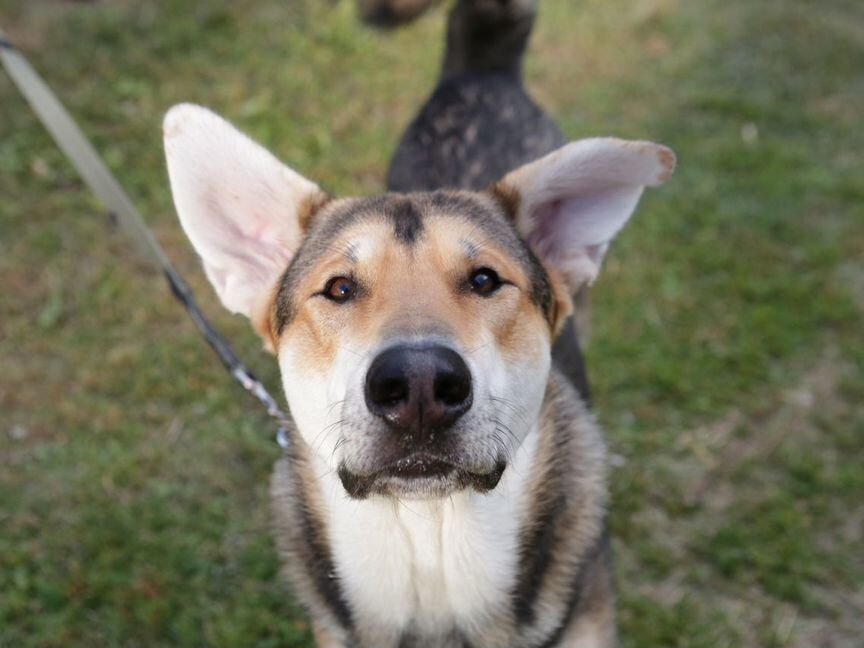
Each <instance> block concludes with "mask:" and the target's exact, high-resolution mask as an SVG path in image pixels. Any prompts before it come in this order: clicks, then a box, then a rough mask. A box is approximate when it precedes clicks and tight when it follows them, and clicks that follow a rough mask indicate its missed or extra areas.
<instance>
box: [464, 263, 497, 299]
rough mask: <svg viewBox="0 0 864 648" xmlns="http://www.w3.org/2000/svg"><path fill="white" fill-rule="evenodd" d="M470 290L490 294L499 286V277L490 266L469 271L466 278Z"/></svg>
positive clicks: (479, 293)
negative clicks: (469, 274)
mask: <svg viewBox="0 0 864 648" xmlns="http://www.w3.org/2000/svg"><path fill="white" fill-rule="evenodd" d="M468 282H469V283H470V284H471V290H473V291H474V292H475V293H477V294H478V295H484V296H485V295H491V294H492V293H494V292H495V291H496V290H498V289H499V288H500V287H501V278H500V277H499V276H498V273H497V272H495V271H494V270H492V269H491V268H480V269H479V270H475V271H474V272H472V273H471V277H470V278H469V279H468Z"/></svg>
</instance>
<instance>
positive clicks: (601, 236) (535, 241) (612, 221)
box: [528, 186, 642, 270]
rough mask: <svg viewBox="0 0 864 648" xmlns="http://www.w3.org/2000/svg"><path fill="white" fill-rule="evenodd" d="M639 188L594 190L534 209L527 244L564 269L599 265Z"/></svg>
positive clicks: (632, 206) (619, 187) (633, 203)
mask: <svg viewBox="0 0 864 648" xmlns="http://www.w3.org/2000/svg"><path fill="white" fill-rule="evenodd" d="M641 193H642V188H641V187H633V186H617V187H611V188H610V187H608V186H606V187H602V188H598V190H597V191H596V193H590V194H588V195H582V196H571V197H566V198H557V199H554V200H550V201H547V202H545V203H543V204H541V205H539V206H537V207H536V208H535V209H534V213H533V214H532V216H531V221H532V224H531V229H530V232H531V233H530V235H529V236H528V242H529V243H530V244H531V246H532V247H533V248H534V250H535V251H536V252H537V253H538V254H539V255H540V256H541V257H542V258H544V259H546V260H547V262H550V263H552V264H554V265H561V266H565V267H564V268H563V269H564V270H566V269H567V268H566V266H567V265H568V264H571V263H574V262H577V261H578V259H580V258H582V259H584V258H586V257H587V258H588V259H589V260H590V261H592V262H593V263H595V264H597V265H599V264H600V262H601V261H602V259H603V256H604V254H605V253H606V249H607V248H608V246H609V242H610V241H611V240H612V238H613V237H614V236H615V234H616V233H617V232H618V231H619V230H620V229H621V228H622V227H623V226H624V224H625V223H626V222H627V219H628V218H629V217H630V214H631V213H632V212H633V209H634V207H635V206H636V203H637V201H638V200H639V195H640V194H641Z"/></svg>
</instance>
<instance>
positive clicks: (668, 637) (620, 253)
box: [0, 0, 864, 648]
mask: <svg viewBox="0 0 864 648" xmlns="http://www.w3.org/2000/svg"><path fill="white" fill-rule="evenodd" d="M0 25H2V27H3V28H4V29H5V30H6V31H7V33H8V34H9V36H10V38H12V39H13V41H14V42H16V43H17V44H18V45H19V47H21V48H22V49H23V50H24V52H25V53H26V54H27V56H28V57H30V59H31V62H32V63H33V64H34V65H35V66H36V67H37V69H38V70H39V71H40V72H41V73H42V74H43V75H44V76H45V78H46V79H47V80H48V81H49V83H50V84H51V85H52V86H53V87H54V89H55V90H56V91H57V93H58V94H59V95H60V97H61V98H62V100H63V101H64V102H65V103H66V104H67V106H68V107H69V108H70V110H71V111H72V112H73V114H75V115H76V117H77V119H78V120H79V121H80V123H81V125H82V126H83V127H84V129H85V131H86V132H87V133H88V134H89V135H90V136H91V137H92V138H93V140H94V142H95V144H96V145H97V148H98V149H99V150H100V151H101V152H102V153H103V154H104V156H105V157H106V159H107V161H108V163H109V165H110V167H111V168H112V169H113V170H114V172H115V173H116V174H117V176H118V178H119V179H120V180H121V182H122V184H123V185H124V186H125V187H126V188H127V190H128V191H129V192H130V194H131V195H132V197H133V198H134V200H135V202H136V203H137V204H138V206H139V207H140V208H141V210H142V211H143V212H144V213H145V215H146V217H147V220H148V222H149V224H150V225H151V226H152V227H153V229H154V230H155V232H156V234H157V237H158V238H159V240H160V241H161V242H162V244H163V245H164V246H165V247H166V249H167V250H168V252H169V255H170V256H171V258H172V259H173V260H175V261H176V263H177V264H178V266H179V267H180V269H181V271H182V272H183V273H184V274H186V275H187V276H188V277H189V278H190V280H191V282H192V283H193V285H194V287H195V288H196V289H197V292H198V294H199V296H200V297H201V299H202V301H203V302H204V303H205V306H206V308H207V310H208V312H209V313H211V314H212V315H213V317H214V319H215V320H217V323H218V324H219V326H220V327H221V328H222V329H224V330H225V331H226V332H227V333H228V335H229V337H230V338H231V339H232V340H233V341H235V342H236V344H237V345H238V346H239V347H240V351H241V352H242V355H243V357H244V358H246V359H249V360H250V361H251V363H252V365H253V366H254V367H255V368H256V370H257V372H258V373H259V375H261V376H262V377H264V378H265V379H266V380H267V382H268V383H269V384H270V385H271V386H273V387H274V389H275V388H276V386H277V384H278V377H277V374H276V369H275V363H273V362H272V361H271V360H270V359H269V358H268V357H265V356H264V355H263V354H261V353H260V352H259V345H258V342H257V341H256V340H255V337H254V335H253V334H252V333H251V331H250V330H248V328H247V325H246V323H245V322H244V321H241V320H240V319H238V318H232V317H230V316H228V315H226V314H224V313H223V312H222V311H221V309H220V308H219V307H218V305H217V304H216V301H215V299H214V298H213V296H212V295H211V293H210V290H209V287H208V286H207V285H206V283H205V281H204V280H203V276H202V273H201V272H200V270H199V268H198V264H197V260H196V259H195V258H194V255H193V253H192V250H191V248H190V247H189V245H188V244H187V243H186V241H185V238H184V236H183V235H182V233H181V231H180V228H179V226H178V223H177V221H176V218H175V216H174V214H173V211H172V206H171V202H170V196H169V192H168V185H167V180H166V177H165V171H164V167H163V159H162V147H161V134H160V120H161V117H162V115H163V114H164V112H165V110H166V109H167V108H168V107H169V106H171V105H172V104H174V103H176V102H179V101H196V102H199V103H203V104H205V105H208V106H211V107H212V108H214V109H216V110H217V111H219V112H221V113H222V114H224V115H226V116H227V117H228V118H230V119H232V120H233V121H234V122H235V123H237V124H238V125H239V126H241V127H242V128H243V129H245V130H247V131H248V132H250V133H251V134H253V135H254V136H255V137H257V138H258V139H259V140H261V141H262V142H264V143H265V144H266V145H267V146H268V147H270V148H271V149H273V150H274V151H276V152H277V153H278V154H279V155H281V157H282V158H283V159H284V160H285V161H286V162H288V163H289V164H291V165H292V166H294V167H295V168H297V169H298V170H300V171H301V172H303V173H304V174H306V175H308V176H309V177H311V178H313V179H315V180H317V181H319V182H320V183H322V184H323V185H324V186H326V187H328V188H329V189H331V190H332V191H335V192H337V193H341V194H350V193H361V194H366V193H372V192H375V191H378V190H379V189H380V186H381V182H382V178H383V175H384V172H385V169H386V164H387V161H388V159H389V156H390V154H391V152H392V150H393V148H394V147H395V144H396V141H397V138H398V135H399V134H400V133H401V131H402V129H403V128H404V126H405V125H406V124H407V122H408V120H409V119H410V118H411V117H412V115H413V113H414V111H415V110H416V109H417V108H418V107H419V106H420V104H421V102H422V100H423V99H424V97H425V96H426V95H427V93H428V92H429V91H430V90H431V88H432V86H433V84H434V82H435V78H436V72H437V67H438V60H439V55H440V51H441V44H442V26H443V10H442V9H439V10H436V11H434V12H432V14H431V15H430V16H428V17H426V18H424V19H423V20H421V21H420V22H419V23H417V24H415V25H413V26H411V27H409V28H407V29H405V30H402V31H398V32H395V33H392V34H385V35H382V34H379V33H376V32H374V31H370V30H368V29H366V28H364V27H362V26H360V25H359V24H358V23H357V21H356V16H355V14H354V8H353V5H352V4H351V3H350V2H348V1H346V0H343V1H341V2H320V1H319V0H294V1H292V2H288V1H287V0H282V1H276V0H258V1H256V2H252V1H249V0H235V1H233V2H228V1H227V0H221V1H215V0H214V1H210V2H195V3H190V2H181V1H180V0H170V1H160V2H156V1H155V0H153V1H145V0H136V1H132V0H126V1H117V2H107V1H103V2H63V1H60V0H41V1H39V2H21V1H16V0H0ZM526 77H527V83H528V85H529V87H530V89H531V90H532V92H533V93H534V94H535V95H536V96H537V97H538V98H539V100H540V101H541V103H542V104H543V105H544V106H546V107H547V108H548V110H549V111H550V113H551V114H553V115H554V116H555V117H556V118H557V119H558V120H559V121H560V123H561V125H562V127H563V128H564V130H565V132H566V133H567V134H568V135H569V136H572V137H573V138H576V137H580V136H586V135H592V134H616V135H620V136H625V137H637V138H647V139H655V140H657V141H662V142H664V143H667V144H669V145H671V146H672V147H673V148H674V149H675V150H676V151H677V152H678V155H679V164H680V167H679V172H678V173H677V175H676V177H675V179H674V181H673V182H671V183H670V184H669V185H667V186H666V187H664V188H663V189H662V190H660V191H652V192H649V195H647V196H646V198H645V200H644V202H643V208H642V209H641V210H640V211H639V213H638V216H637V218H636V219H635V221H634V222H633V224H632V225H631V226H630V228H629V229H628V230H627V231H626V232H625V233H624V234H623V235H622V236H621V238H620V240H619V241H618V242H617V243H616V245H615V246H614V248H613V251H612V253H611V255H610V257H609V259H608V263H607V265H606V268H605V271H604V274H603V276H602V278H601V280H600V281H599V282H598V284H597V285H596V287H595V289H594V296H593V300H594V305H595V308H594V312H593V337H592V340H591V346H590V349H589V353H588V359H589V367H590V374H591V377H592V380H593V383H594V389H595V408H596V410H597V413H598V416H599V417H600V419H601V421H602V422H603V423H604V424H605V427H606V430H607V434H608V438H609V442H610V445H611V448H612V451H613V452H614V453H615V458H616V461H615V463H616V467H615V469H614V472H613V480H612V487H613V494H614V510H613V514H612V526H613V534H614V547H615V551H616V559H617V562H616V580H617V584H618V592H619V618H620V626H621V635H622V644H623V646H625V647H632V648H636V647H640V648H641V647H646V646H664V647H673V646H680V647H682V648H683V647H687V648H699V647H705V648H708V647H715V646H717V647H721V646H722V647H733V646H734V647H738V646H746V647H753V648H756V647H759V648H773V647H781V646H784V647H785V646H795V647H802V648H803V647H826V648H827V647H830V648H837V647H850V648H852V647H856V648H860V646H861V645H862V637H864V558H862V557H864V552H862V540H861V539H862V531H864V528H862V527H864V345H862V312H864V128H862V118H864V4H862V3H861V2H860V1H859V0H825V1H823V2H819V3H814V2H811V1H809V0H764V1H762V2H758V3H756V2H750V1H749V0H724V1H721V0H691V1H689V2H688V1H685V0H617V1H616V2H608V1H605V0H579V1H578V2H573V1H571V0H542V1H541V3H540V17H539V20H538V24H537V28H536V30H535V33H534V38H533V42H532V46H531V50H530V55H529V58H528V63H527V70H526ZM0 367H2V372H0V646H3V647H6V646H9V647H13V646H14V647H16V648H18V647H36V646H39V647H54V646H56V647H60V646H64V647H68V646H128V647H135V646H148V647H149V646H166V647H167V646H220V647H225V648H234V647H237V646H262V647H263V646H298V647H299V646H310V645H311V640H310V635H309V631H308V628H307V625H306V622H305V621H304V619H303V616H302V614H301V613H300V612H299V610H298V609H297V608H296V606H295V605H293V604H292V601H291V598H290V596H289V595H288V594H287V592H286V590H285V588H284V587H283V585H282V583H281V582H280V580H279V578H278V570H279V562H278V560H277V557H276V555H275V553H274V550H273V544H272V541H271V538H270V536H269V532H268V498H267V483H268V477H269V471H270V468H271V465H272V463H273V461H274V460H275V458H276V457H277V455H278V450H277V448H276V446H275V444H274V443H273V441H272V438H271V434H272V425H271V424H270V422H269V421H267V420H265V419H264V417H263V416H261V415H260V413H259V411H258V409H257V406H256V405H255V404H254V403H252V402H251V400H250V399H249V398H248V397H247V396H246V395H245V394H244V393H242V392H241V391H240V390H239V389H238V388H236V387H235V386H234V385H233V384H232V383H230V382H229V379H228V378H227V377H226V376H225V375H224V374H223V371H222V369H221V367H220V366H219V365H218V363H217V361H216V360H215V359H214V357H213V356H212V355H211V353H210V351H209V350H208V349H207V348H206V347H205V345H204V344H202V342H201V341H200V340H199V338H198V337H197V335H196V333H195V332H194V330H193V327H192V325H191V324H190V323H189V322H188V321H187V320H186V316H185V315H184V313H183V311H182V309H181V308H179V307H178V306H177V305H176V304H175V303H174V302H173V301H172V299H171V297H170V296H169V294H168V291H167V290H166V288H165V286H164V285H163V282H162V279H161V278H160V277H159V276H158V275H156V274H154V273H153V272H150V271H149V270H148V269H147V266H146V264H145V263H144V262H142V260H141V259H140V258H139V257H138V256H137V254H136V253H135V251H134V248H133V245H132V244H130V242H129V241H127V240H126V239H125V238H124V237H123V235H122V233H120V232H118V231H116V230H115V229H114V228H113V227H112V225H111V224H110V222H109V220H108V219H107V218H106V216H105V215H104V214H103V213H101V211H100V209H99V206H98V205H97V204H96V202H95V201H94V198H93V197H92V196H91V195H90V194H89V193H88V191H87V190H86V188H84V187H83V186H82V184H81V182H80V181H79V180H78V178H77V176H76V174H75V172H74V171H73V170H72V168H71V167H70V166H69V165H68V164H67V163H66V162H65V160H64V159H63V158H62V157H61V154H60V153H59V152H58V151H57V149H56V148H55V147H54V145H53V144H52V142H51V141H50V139H49V137H48V136H47V135H46V133H45V132H44V130H43V129H42V127H41V126H40V125H39V124H38V123H37V121H36V119H35V118H34V117H33V115H32V114H31V113H30V111H29V109H28V108H27V106H26V105H25V104H24V102H23V100H22V99H20V97H19V96H18V95H17V92H16V90H15V89H14V88H13V87H12V85H11V83H10V82H9V81H8V80H7V79H6V78H5V77H2V76H0Z"/></svg>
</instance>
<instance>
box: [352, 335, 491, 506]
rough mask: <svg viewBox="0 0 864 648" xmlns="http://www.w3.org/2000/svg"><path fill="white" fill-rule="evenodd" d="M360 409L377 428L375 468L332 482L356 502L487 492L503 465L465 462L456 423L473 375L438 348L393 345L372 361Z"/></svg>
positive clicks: (469, 396) (469, 398) (468, 400)
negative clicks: (467, 490) (376, 497)
mask: <svg viewBox="0 0 864 648" xmlns="http://www.w3.org/2000/svg"><path fill="white" fill-rule="evenodd" d="M364 396H365V400H366V407H367V409H368V410H369V412H370V413H371V414H372V415H373V416H374V417H375V419H377V420H378V421H380V423H381V424H380V427H379V430H378V432H377V434H378V439H377V444H378V455H377V458H376V461H375V464H376V465H374V466H368V465H367V467H366V468H365V470H361V471H359V472H358V471H355V470H351V469H350V468H349V466H348V463H347V462H344V461H343V462H342V464H341V465H340V467H339V470H338V474H339V478H340V479H341V481H342V485H343V486H344V487H345V490H346V492H347V493H348V494H349V495H350V496H351V497H354V498H363V497H366V496H367V495H369V494H371V493H380V494H385V495H394V496H397V497H398V496H406V497H440V496H444V495H446V494H448V493H450V492H453V491H455V490H460V489H463V488H473V489H475V490H478V491H482V492H485V491H488V490H491V489H493V488H495V486H496V485H497V484H498V481H499V480H500V479H501V474H502V473H503V471H504V468H505V466H506V463H505V462H504V461H503V460H501V461H497V462H496V463H491V464H489V465H488V466H483V467H478V466H477V465H476V462H466V460H465V454H464V439H463V438H461V435H460V433H459V428H460V426H459V425H457V422H458V421H459V419H460V418H461V417H462V416H463V415H465V414H466V413H467V412H468V411H469V410H470V409H471V406H472V403H473V400H474V386H473V380H472V377H471V371H470V369H469V368H468V365H467V364H466V363H465V360H463V359H462V356H460V355H459V354H458V353H457V352H456V351H454V350H452V349H450V348H447V347H446V346H441V345H415V346H411V345H398V346H394V347H391V348H389V349H387V350H386V351H383V352H382V353H381V354H380V355H379V356H378V357H376V358H375V359H374V360H373V361H372V364H371V365H370V366H369V370H368V371H367V373H366V381H365V385H364Z"/></svg>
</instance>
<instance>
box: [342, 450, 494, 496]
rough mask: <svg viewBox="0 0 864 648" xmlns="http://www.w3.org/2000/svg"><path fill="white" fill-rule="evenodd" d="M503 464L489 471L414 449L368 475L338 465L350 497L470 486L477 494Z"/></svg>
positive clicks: (423, 493)
mask: <svg viewBox="0 0 864 648" xmlns="http://www.w3.org/2000/svg"><path fill="white" fill-rule="evenodd" d="M506 467H507V464H506V462H505V461H503V460H499V461H498V462H497V463H496V464H495V466H494V467H493V468H492V469H491V470H489V471H482V472H481V471H476V470H469V469H467V468H464V467H462V466H460V465H458V464H457V463H455V462H453V461H451V460H450V459H448V458H446V457H440V456H438V455H434V454H429V453H426V452H415V453H412V454H409V455H406V456H404V457H400V458H399V459H397V460H396V461H394V462H392V463H389V464H387V465H386V466H384V467H383V468H381V469H378V470H375V471H374V472H371V473H368V474H361V473H358V472H354V471H352V470H350V469H349V468H348V467H347V466H346V465H345V463H344V462H343V463H342V465H340V466H339V471H338V472H339V479H340V480H341V481H342V486H343V487H344V488H345V492H347V493H348V495H349V496H350V497H352V498H353V499H364V498H366V497H368V496H369V495H388V496H391V497H409V498H416V499H420V498H424V499H427V498H436V497H446V496H448V495H450V494H451V493H453V492H456V491H459V490H463V489H466V488H471V489H473V490H476V491H478V492H481V493H485V492H488V491H490V490H492V489H493V488H495V487H496V486H497V485H498V482H499V481H501V476H502V475H503V474H504V469H505V468H506Z"/></svg>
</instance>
